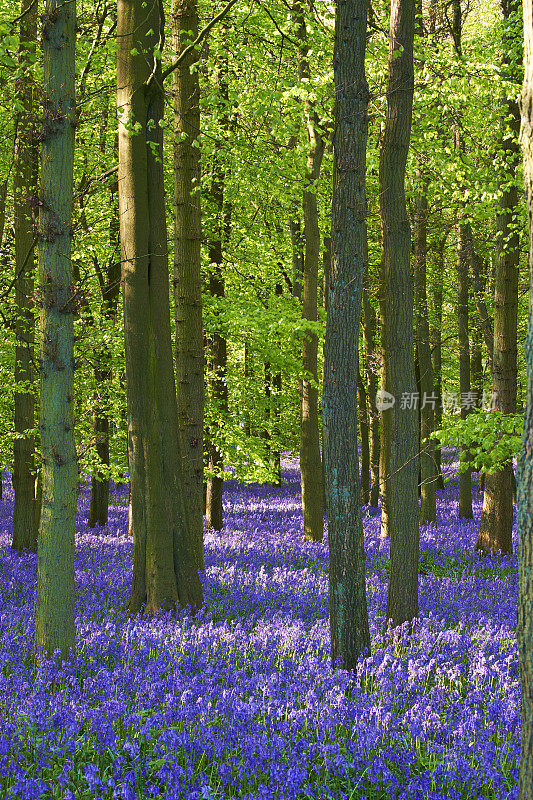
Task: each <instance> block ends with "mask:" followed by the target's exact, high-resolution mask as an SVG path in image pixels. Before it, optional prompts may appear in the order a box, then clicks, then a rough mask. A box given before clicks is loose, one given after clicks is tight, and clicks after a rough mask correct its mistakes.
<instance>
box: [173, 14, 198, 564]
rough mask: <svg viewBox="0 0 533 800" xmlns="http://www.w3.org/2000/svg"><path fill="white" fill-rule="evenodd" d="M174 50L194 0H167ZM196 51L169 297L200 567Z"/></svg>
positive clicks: (188, 68)
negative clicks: (172, 293) (172, 281)
mask: <svg viewBox="0 0 533 800" xmlns="http://www.w3.org/2000/svg"><path fill="white" fill-rule="evenodd" d="M172 25H173V33H174V50H175V52H176V53H180V52H181V50H182V49H183V47H184V43H185V42H189V41H190V40H191V39H195V38H196V36H197V35H198V3H197V0H173V2H172ZM197 60H198V55H197V53H195V54H194V55H193V56H191V58H189V59H186V60H185V61H184V62H182V64H181V65H180V66H179V67H178V69H176V70H175V72H174V78H173V80H174V131H175V139H174V208H175V212H174V230H175V249H174V287H175V288H174V301H175V316H176V372H177V398H178V422H179V429H180V437H181V452H182V455H183V458H184V463H183V479H184V487H183V488H184V497H185V505H186V509H187V512H188V514H189V525H190V529H191V536H192V539H193V541H194V543H195V552H196V560H197V564H198V567H199V568H200V569H203V568H204V566H205V560H204V542H203V528H204V523H203V497H202V494H203V480H204V478H203V474H204V463H203V426H204V349H203V348H204V340H203V329H202V276H201V259H200V241H201V231H202V221H201V208H200V148H199V145H198V134H199V132H200V81H199V72H198V69H197V68H195V64H196V62H197Z"/></svg>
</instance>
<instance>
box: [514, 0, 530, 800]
mask: <svg viewBox="0 0 533 800" xmlns="http://www.w3.org/2000/svg"><path fill="white" fill-rule="evenodd" d="M524 50H525V53H524V85H523V88H522V95H521V111H522V130H521V142H522V148H523V153H524V183H525V188H526V193H527V203H528V217H529V315H528V332H527V338H526V353H525V355H526V366H527V389H526V410H525V417H524V433H523V439H522V450H521V453H520V458H519V462H518V498H517V500H518V502H517V512H518V513H517V520H518V576H519V577H518V585H519V591H518V625H517V639H518V655H519V661H520V677H521V684H522V746H521V755H520V774H519V781H518V797H519V800H533V2H532V0H526V2H524Z"/></svg>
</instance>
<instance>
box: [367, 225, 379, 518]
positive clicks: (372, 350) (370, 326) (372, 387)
mask: <svg viewBox="0 0 533 800" xmlns="http://www.w3.org/2000/svg"><path fill="white" fill-rule="evenodd" d="M363 337H364V342H365V362H366V368H365V375H366V383H367V386H368V407H369V412H370V497H369V504H370V506H371V507H372V508H377V507H378V501H379V457H380V431H379V411H378V409H377V407H376V393H377V390H378V369H379V356H378V353H377V350H376V312H375V310H374V306H373V304H372V302H371V300H370V296H369V286H368V240H367V230H366V224H365V274H364V279H363Z"/></svg>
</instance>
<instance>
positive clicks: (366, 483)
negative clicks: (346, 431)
mask: <svg viewBox="0 0 533 800" xmlns="http://www.w3.org/2000/svg"><path fill="white" fill-rule="evenodd" d="M366 401H367V396H366V389H365V385H364V383H363V379H362V377H361V373H360V372H358V373H357V404H358V411H359V431H360V433H361V505H363V506H366V505H368V497H369V494H370V442H369V437H368V415H367V412H366V405H367V404H366Z"/></svg>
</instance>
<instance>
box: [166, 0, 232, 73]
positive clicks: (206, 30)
mask: <svg viewBox="0 0 533 800" xmlns="http://www.w3.org/2000/svg"><path fill="white" fill-rule="evenodd" d="M236 2H237V0H229V3H228V4H227V5H226V6H224V8H223V9H222V11H221V12H220V14H217V15H216V17H213V19H212V20H211V21H210V22H208V23H207V25H206V26H205V28H202V30H201V31H200V33H199V34H198V36H197V37H196V39H195V40H194V42H193V43H192V44H190V45H189V46H188V47H186V48H185V50H183V52H182V53H180V54H179V56H178V57H177V59H176V60H175V61H174V63H173V64H171V65H170V67H167V68H166V70H164V72H163V75H162V80H163V81H164V80H165V78H168V76H169V75H172V73H173V72H174V70H176V69H177V68H178V67H179V65H180V64H181V62H182V61H184V60H185V59H186V58H187V56H189V55H190V54H191V53H192V52H193V50H194V49H195V48H196V47H197V46H198V45H199V44H200V42H201V41H202V40H203V39H205V37H206V36H207V34H208V33H209V31H210V30H211V28H214V27H215V25H216V24H217V22H220V20H221V19H224V17H225V16H226V14H227V13H228V11H230V9H231V8H232V7H233V6H234V5H235V3H236Z"/></svg>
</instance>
